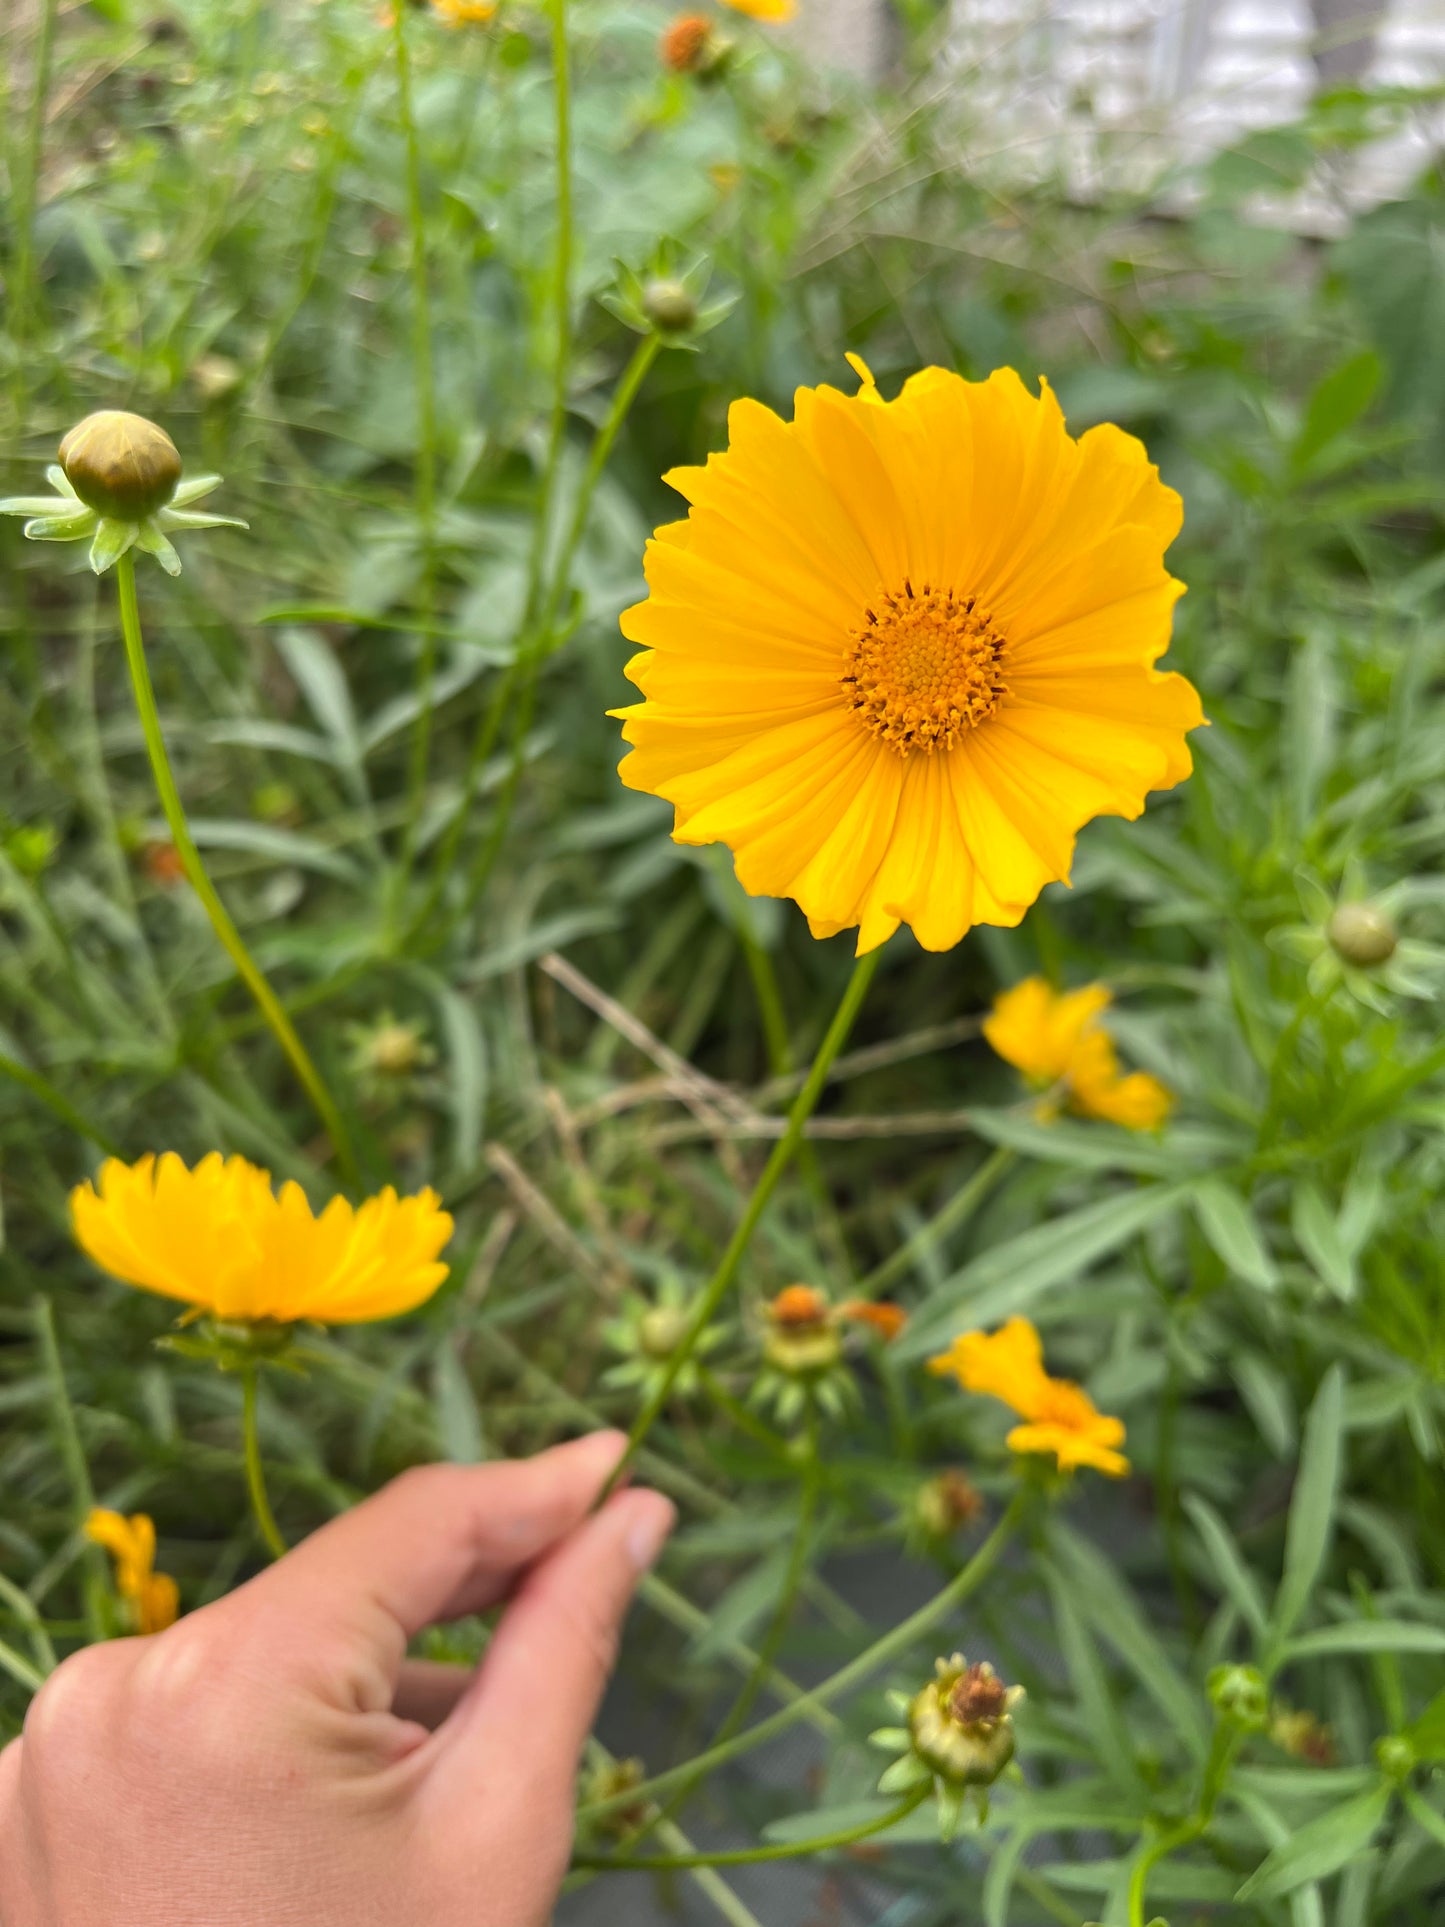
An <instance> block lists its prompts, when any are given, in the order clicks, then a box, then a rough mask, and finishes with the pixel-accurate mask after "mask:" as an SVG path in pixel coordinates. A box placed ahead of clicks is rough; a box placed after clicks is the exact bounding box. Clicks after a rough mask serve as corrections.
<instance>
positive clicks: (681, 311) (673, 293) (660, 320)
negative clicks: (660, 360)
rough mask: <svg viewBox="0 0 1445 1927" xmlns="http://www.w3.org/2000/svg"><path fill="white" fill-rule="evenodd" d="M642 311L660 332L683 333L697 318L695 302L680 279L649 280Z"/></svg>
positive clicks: (643, 297)
mask: <svg viewBox="0 0 1445 1927" xmlns="http://www.w3.org/2000/svg"><path fill="white" fill-rule="evenodd" d="M642 312H643V313H644V314H645V315H646V316H647V318H648V320H649V321H650V322H651V323H652V325H653V327H654V328H656V329H657V330H658V332H659V333H660V334H665V335H680V334H685V333H686V332H687V330H688V329H689V328H690V327H691V326H692V324H693V323H694V322H695V321H696V320H697V303H696V302H695V301H694V300H693V298H692V296H691V295H690V294H689V293H688V291H687V289H686V288H685V287H684V286H683V285H682V283H681V282H680V281H649V282H648V284H647V286H646V287H645V288H644V289H643V292H642Z"/></svg>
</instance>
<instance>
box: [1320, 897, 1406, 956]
mask: <svg viewBox="0 0 1445 1927" xmlns="http://www.w3.org/2000/svg"><path fill="white" fill-rule="evenodd" d="M1325 935H1326V936H1327V937H1328V938H1329V940H1330V944H1331V946H1332V948H1333V949H1334V952H1335V955H1336V956H1337V957H1339V958H1340V959H1341V960H1342V961H1343V962H1344V963H1347V964H1354V965H1355V966H1356V967H1357V968H1359V969H1362V970H1368V969H1369V968H1370V967H1371V966H1372V965H1374V964H1382V963H1388V962H1389V961H1390V959H1391V957H1393V956H1394V954H1395V945H1396V943H1397V942H1398V938H1397V937H1396V934H1395V926H1394V924H1393V923H1391V921H1390V919H1389V918H1388V917H1387V916H1386V915H1385V913H1384V911H1383V910H1377V909H1376V908H1375V906H1374V904H1373V903H1342V904H1339V905H1338V906H1337V907H1336V909H1335V911H1334V914H1333V915H1332V916H1331V918H1330V920H1329V922H1328V923H1327V924H1326V925H1325Z"/></svg>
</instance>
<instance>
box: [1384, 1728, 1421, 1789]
mask: <svg viewBox="0 0 1445 1927" xmlns="http://www.w3.org/2000/svg"><path fill="white" fill-rule="evenodd" d="M1375 1760H1376V1763H1377V1764H1378V1766H1379V1769H1380V1771H1381V1772H1382V1773H1383V1774H1384V1776H1385V1778H1386V1779H1387V1780H1408V1779H1409V1777H1410V1775H1411V1774H1412V1773H1413V1772H1414V1771H1415V1768H1416V1766H1417V1764H1418V1761H1417V1760H1416V1757H1415V1749H1414V1747H1413V1746H1412V1745H1411V1744H1410V1742H1409V1741H1408V1740H1407V1739H1406V1738H1405V1736H1404V1734H1403V1733H1387V1734H1386V1735H1385V1737H1384V1739H1382V1740H1376V1742H1375Z"/></svg>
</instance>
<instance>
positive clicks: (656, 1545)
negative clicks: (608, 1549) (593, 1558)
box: [627, 1492, 677, 1572]
mask: <svg viewBox="0 0 1445 1927" xmlns="http://www.w3.org/2000/svg"><path fill="white" fill-rule="evenodd" d="M633 1511H634V1515H635V1516H634V1518H633V1520H632V1523H631V1524H630V1525H629V1526H628V1528H627V1556H628V1557H629V1558H630V1559H631V1561H632V1563H633V1565H634V1566H636V1568H637V1570H638V1571H639V1572H646V1571H647V1570H648V1568H649V1567H650V1566H654V1565H656V1563H657V1555H658V1554H659V1553H660V1552H661V1551H662V1548H663V1547H664V1546H665V1545H666V1543H667V1539H668V1535H669V1533H670V1532H671V1531H672V1528H673V1527H674V1526H675V1525H676V1524H677V1508H676V1506H674V1505H673V1504H672V1502H671V1501H670V1500H668V1499H664V1498H663V1497H662V1496H661V1495H660V1494H659V1493H656V1492H639V1493H638V1494H637V1497H636V1500H635V1501H634V1503H633Z"/></svg>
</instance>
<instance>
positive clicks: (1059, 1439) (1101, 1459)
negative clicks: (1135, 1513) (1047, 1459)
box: [928, 1318, 1129, 1479]
mask: <svg viewBox="0 0 1445 1927" xmlns="http://www.w3.org/2000/svg"><path fill="white" fill-rule="evenodd" d="M928 1369H929V1370H930V1371H931V1372H934V1373H936V1374H938V1375H939V1376H947V1377H950V1378H956V1379H957V1380H958V1382H959V1384H960V1385H961V1386H962V1387H963V1389H964V1390H965V1391H966V1392H985V1393H987V1394H989V1395H990V1396H991V1397H993V1398H997V1399H1001V1400H1002V1401H1003V1403H1004V1404H1005V1405H1009V1406H1012V1408H1013V1410H1014V1411H1015V1412H1017V1413H1018V1415H1019V1417H1020V1418H1021V1419H1023V1420H1025V1423H1024V1424H1023V1425H1016V1426H1015V1427H1014V1429H1013V1430H1012V1431H1011V1432H1010V1433H1009V1435H1008V1445H1009V1447H1010V1449H1011V1450H1012V1451H1015V1452H1052V1453H1053V1454H1054V1456H1055V1458H1056V1459H1057V1460H1058V1463H1059V1469H1060V1470H1061V1471H1070V1470H1072V1469H1073V1467H1075V1466H1078V1465H1092V1466H1094V1467H1096V1468H1097V1470H1098V1471H1100V1472H1106V1473H1107V1474H1108V1475H1109V1477H1110V1478H1114V1479H1118V1478H1122V1477H1123V1476H1124V1474H1125V1473H1126V1472H1127V1471H1128V1470H1129V1461H1128V1460H1127V1459H1126V1458H1125V1457H1124V1455H1123V1454H1122V1453H1121V1452H1119V1451H1118V1450H1116V1449H1115V1448H1116V1447H1118V1446H1120V1445H1122V1444H1123V1443H1124V1426H1123V1422H1122V1420H1120V1419H1116V1418H1110V1417H1108V1416H1107V1414H1105V1413H1103V1412H1100V1411H1099V1410H1098V1409H1097V1408H1096V1407H1095V1405H1094V1402H1093V1400H1092V1399H1091V1398H1090V1397H1089V1395H1088V1393H1087V1392H1085V1391H1084V1390H1082V1389H1081V1387H1079V1386H1077V1385H1075V1384H1073V1383H1072V1382H1071V1381H1070V1380H1069V1379H1066V1378H1051V1377H1050V1376H1049V1374H1048V1373H1047V1372H1046V1371H1045V1370H1044V1358H1043V1346H1042V1345H1041V1344H1040V1342H1039V1335H1038V1333H1037V1331H1035V1329H1034V1327H1033V1326H1032V1325H1031V1324H1030V1323H1029V1321H1028V1319H1027V1318H1010V1319H1009V1321H1008V1323H1007V1324H1006V1325H1004V1326H1003V1327H1002V1328H1001V1329H1000V1330H998V1331H996V1332H993V1333H992V1334H988V1333H985V1332H961V1333H960V1334H959V1336H958V1337H957V1338H955V1339H954V1341H953V1343H952V1345H950V1347H949V1348H948V1350H947V1351H946V1352H942V1353H940V1354H939V1355H938V1356H937V1357H936V1358H930V1359H929V1361H928Z"/></svg>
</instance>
